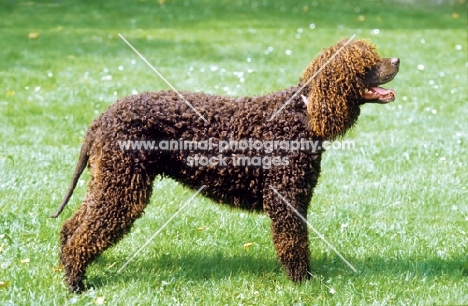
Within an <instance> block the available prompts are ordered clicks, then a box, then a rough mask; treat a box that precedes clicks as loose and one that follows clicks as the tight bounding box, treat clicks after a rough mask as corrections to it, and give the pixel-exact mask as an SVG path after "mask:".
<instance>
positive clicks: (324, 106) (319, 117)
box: [300, 40, 380, 139]
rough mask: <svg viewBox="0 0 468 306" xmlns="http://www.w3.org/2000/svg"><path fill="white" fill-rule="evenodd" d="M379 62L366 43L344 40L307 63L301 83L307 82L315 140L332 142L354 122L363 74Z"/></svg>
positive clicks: (372, 49)
mask: <svg viewBox="0 0 468 306" xmlns="http://www.w3.org/2000/svg"><path fill="white" fill-rule="evenodd" d="M379 60H380V57H379V56H378V55H377V53H376V52H375V47H374V46H373V45H371V44H370V43H368V42H367V41H364V40H357V41H352V42H349V41H344V40H343V41H341V42H339V43H338V44H336V45H335V46H333V47H331V48H329V49H326V50H324V51H323V52H322V53H321V54H320V55H319V56H318V57H317V58H316V59H315V60H314V61H312V62H311V63H310V65H309V66H308V67H307V68H306V70H305V71H304V73H303V74H302V77H301V80H300V83H301V84H306V83H307V87H308V95H307V101H308V102H307V111H308V113H309V117H310V121H309V126H310V128H311V130H312V132H313V133H314V135H315V136H316V137H320V138H322V139H334V138H336V137H338V136H342V135H344V134H345V133H346V131H347V130H348V129H349V128H350V127H351V126H352V125H353V124H354V123H355V122H356V120H357V117H358V116H359V113H360V109H359V105H360V104H359V99H360V96H361V94H362V93H363V92H364V90H365V88H364V83H363V78H364V75H365V73H366V71H367V70H368V69H370V67H372V66H373V65H375V64H377V62H378V61H379Z"/></svg>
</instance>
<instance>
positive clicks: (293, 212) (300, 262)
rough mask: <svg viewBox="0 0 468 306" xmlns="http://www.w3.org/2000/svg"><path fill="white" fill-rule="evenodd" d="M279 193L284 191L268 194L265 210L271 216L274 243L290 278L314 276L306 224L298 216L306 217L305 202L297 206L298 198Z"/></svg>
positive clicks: (299, 278) (297, 280)
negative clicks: (311, 269)
mask: <svg viewBox="0 0 468 306" xmlns="http://www.w3.org/2000/svg"><path fill="white" fill-rule="evenodd" d="M276 192H278V193H279V194H281V191H276V190H275V192H273V194H272V193H270V194H269V196H267V197H266V199H268V200H267V202H265V203H264V204H265V205H264V208H265V211H266V213H267V214H268V215H269V217H270V219H271V232H272V235H273V243H274V246H275V249H276V253H277V254H278V258H279V260H280V262H281V263H282V264H283V265H284V267H285V268H286V271H287V273H288V277H289V278H290V279H291V280H293V281H295V282H301V281H304V280H306V279H308V278H309V277H310V276H311V274H310V262H309V261H310V250H309V240H308V231H307V224H306V222H304V220H303V219H302V218H301V217H300V216H299V215H298V214H301V215H302V216H303V217H304V218H306V217H307V210H306V208H305V207H306V205H297V200H296V198H297V197H292V199H291V200H289V199H288V197H287V196H280V195H279V194H276ZM290 205H291V206H292V207H293V208H292V207H291V206H290ZM301 206H302V207H301Z"/></svg>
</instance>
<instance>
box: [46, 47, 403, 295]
mask: <svg viewBox="0 0 468 306" xmlns="http://www.w3.org/2000/svg"><path fill="white" fill-rule="evenodd" d="M330 59H331V60H330ZM328 61H329V62H328ZM397 71H398V59H395V58H393V59H381V58H380V57H379V56H378V55H377V53H376V52H375V48H374V46H372V45H371V44H370V43H368V42H366V41H364V40H358V41H353V42H350V43H349V44H348V42H345V41H342V42H340V43H338V44H337V45H335V46H333V47H331V48H329V49H327V50H325V51H324V52H323V53H322V54H321V55H319V57H318V58H317V59H316V60H314V61H313V62H312V63H311V64H310V65H309V66H308V67H307V69H306V70H305V71H304V73H303V75H302V77H301V78H300V82H299V84H298V85H296V86H292V87H290V88H287V89H286V90H283V91H279V92H275V93H271V94H268V95H264V96H258V97H244V98H233V97H223V96H217V95H209V94H204V93H190V92H184V93H182V95H183V96H184V97H185V99H187V100H188V101H189V102H190V103H191V104H192V105H193V106H194V107H195V108H196V109H197V110H198V111H199V112H200V113H201V114H202V115H203V116H204V117H205V118H206V120H207V122H205V121H204V120H203V119H202V118H200V117H199V116H198V115H197V114H196V113H195V112H194V111H193V110H192V109H191V108H190V107H189V106H188V105H187V104H186V103H184V101H183V100H182V99H181V98H180V96H178V95H177V94H176V93H174V92H172V91H160V92H153V93H151V92H146V93H141V94H138V95H133V96H129V97H126V98H124V99H121V100H118V101H117V102H116V103H115V104H113V105H112V106H110V107H109V109H108V110H107V111H105V112H104V113H103V114H101V115H100V116H99V117H98V118H97V119H96V120H95V121H94V122H93V123H92V124H91V126H90V127H89V129H88V131H87V134H86V137H85V140H84V143H83V146H82V149H81V153H80V158H79V161H78V165H77V168H76V170H75V173H74V176H73V181H72V184H71V186H70V188H69V190H68V191H67V194H66V195H65V198H64V200H63V201H62V204H61V206H60V207H59V209H58V211H57V212H56V213H55V214H54V215H53V217H57V216H58V215H59V214H60V212H61V211H62V209H63V208H64V206H65V205H66V203H67V202H68V200H69V198H70V197H71V195H72V192H73V189H74V188H75V185H76V182H77V181H78V178H79V176H80V175H81V173H82V171H83V170H84V168H85V167H86V164H88V167H89V169H90V172H91V180H90V182H89V184H88V192H87V194H86V197H85V199H84V201H83V203H82V205H81V206H80V208H79V209H78V211H77V212H76V213H75V214H74V215H73V216H72V218H70V219H69V220H67V221H66V222H65V224H64V225H63V228H62V231H61V247H60V254H61V255H60V261H61V263H62V265H63V267H64V269H65V274H66V281H67V283H68V285H69V288H70V290H71V291H75V292H81V291H82V290H83V289H84V285H83V278H84V275H85V272H86V267H87V266H88V265H89V264H90V263H91V262H92V261H93V260H94V259H95V258H96V257H97V256H99V255H100V254H101V253H102V252H103V251H104V250H105V249H107V248H109V247H110V246H112V245H113V244H115V243H116V242H118V241H119V240H120V239H121V238H122V237H123V236H124V235H125V234H126V233H128V232H129V230H130V228H131V226H132V224H133V222H134V221H135V220H136V219H137V218H139V217H140V216H141V215H142V213H143V210H144V209H145V207H146V205H147V204H148V202H149V200H150V196H151V192H152V182H153V180H154V179H155V177H156V176H158V175H160V176H162V177H170V178H173V179H175V180H177V181H179V182H181V183H182V184H184V185H185V186H188V187H190V188H194V189H198V188H199V187H201V186H203V185H204V186H205V188H204V189H203V191H202V193H203V194H204V195H206V196H208V197H210V198H211V199H214V200H215V201H217V202H222V203H225V204H228V205H231V206H235V207H240V208H243V209H246V210H249V211H263V212H265V213H266V214H267V215H268V216H269V217H270V218H271V232H272V236H273V242H274V246H275V248H276V251H277V254H278V258H279V260H280V262H281V263H282V264H283V265H284V267H285V268H286V271H287V274H288V276H289V277H290V278H291V279H292V280H293V281H303V280H305V279H307V278H308V277H309V275H310V265H309V254H310V252H309V247H308V245H309V241H308V231H307V225H306V224H305V223H304V222H303V221H302V220H301V218H300V217H299V216H298V215H296V213H295V212H293V211H292V210H291V209H289V207H288V206H287V204H285V203H284V202H283V201H282V200H281V199H280V197H279V196H278V195H277V194H276V193H275V192H274V191H273V190H272V188H271V187H273V188H275V189H276V190H277V191H278V192H279V193H280V194H281V195H282V196H283V197H284V198H285V199H286V200H287V201H288V202H289V203H290V204H291V205H292V206H293V207H295V208H296V209H297V211H298V212H299V213H300V214H301V215H302V216H304V217H305V216H307V208H308V206H309V203H310V200H311V198H312V193H313V190H314V187H315V185H316V184H317V180H318V178H319V174H320V160H321V155H322V150H312V149H308V150H305V149H298V150H292V149H290V150H276V151H272V152H271V151H264V152H263V151H262V152H261V154H259V152H258V150H256V149H254V148H245V147H243V148H228V149H226V150H223V151H222V155H223V156H224V160H223V161H224V162H225V165H222V164H221V163H219V164H217V165H216V164H208V165H206V166H201V165H198V166H197V165H196V164H194V163H193V161H194V160H196V159H194V156H196V155H197V154H199V153H202V154H203V155H205V156H219V155H220V148H219V147H216V146H213V147H212V148H209V149H207V150H204V151H200V150H198V151H197V150H193V149H192V150H162V149H153V150H125V149H122V148H121V147H120V146H119V144H122V142H123V141H145V140H147V141H156V143H157V142H158V141H161V140H180V139H183V140H190V141H207V140H209V139H211V140H212V141H213V142H214V143H217V144H219V143H220V141H228V140H237V141H239V140H248V139H253V140H260V141H263V142H264V143H266V141H271V142H272V143H274V142H275V141H276V142H279V141H294V140H295V141H299V140H301V139H302V140H307V141H323V140H331V139H335V138H336V137H338V136H341V135H343V134H344V133H345V132H346V131H347V130H348V129H349V128H350V127H351V126H352V125H353V124H354V123H355V122H356V120H357V118H358V115H359V111H360V106H361V105H362V104H363V103H365V102H378V103H386V102H390V101H393V98H394V93H393V91H391V90H390V91H388V90H384V89H382V88H380V87H371V88H368V87H370V86H377V85H379V84H383V83H385V82H388V81H390V80H391V79H392V78H393V77H394V76H395V74H396V72H397ZM317 72H318V73H317ZM286 102H288V103H287V105H286V106H285V107H284V108H282V107H283V106H284V104H285V103H286ZM274 115H276V116H275V117H274V118H273V119H272V120H269V119H270V118H272V116H274ZM223 156H220V157H219V158H221V159H223ZM238 156H245V157H250V158H251V159H252V160H254V159H255V158H257V161H259V160H261V161H262V162H263V163H264V164H258V163H257V164H253V163H252V164H250V165H241V164H237V162H236V161H235V158H236V157H238ZM276 157H278V158H279V159H277V160H276V162H277V163H276V164H275V163H273V164H272V163H271V161H272V160H273V159H275V158H276ZM258 158H259V159H258ZM188 161H191V162H188ZM218 161H219V160H218ZM266 161H268V164H265V162H266Z"/></svg>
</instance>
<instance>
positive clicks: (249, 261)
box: [87, 253, 468, 288]
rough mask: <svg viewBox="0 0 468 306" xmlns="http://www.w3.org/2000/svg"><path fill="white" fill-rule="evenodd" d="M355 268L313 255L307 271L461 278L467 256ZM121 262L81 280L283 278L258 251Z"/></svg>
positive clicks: (358, 263)
mask: <svg viewBox="0 0 468 306" xmlns="http://www.w3.org/2000/svg"><path fill="white" fill-rule="evenodd" d="M350 261H351V262H352V263H353V265H354V266H355V267H356V268H357V269H358V271H359V272H358V273H357V274H354V273H353V272H352V271H351V270H350V269H349V268H348V267H347V266H346V265H345V264H344V263H343V262H342V261H341V259H339V258H338V257H328V256H326V255H323V256H321V257H319V258H313V261H312V270H313V274H314V275H316V276H319V278H320V277H335V276H338V275H341V276H345V277H349V278H369V277H375V276H378V277H383V278H386V277H391V278H395V277H408V276H409V277H410V278H412V279H414V278H416V279H418V278H419V279H423V278H429V279H431V278H433V277H438V276H442V275H446V276H447V275H448V276H450V277H451V278H467V276H468V257H467V256H462V255H460V256H458V257H455V258H450V259H441V258H384V257H369V258H367V259H365V260H360V259H352V258H351V259H350ZM106 262H107V263H109V262H117V263H118V264H117V265H114V267H112V268H111V269H107V268H104V265H105V263H106ZM123 263H124V260H122V258H117V257H115V258H112V257H111V256H107V257H105V258H102V259H101V260H98V261H97V262H96V263H95V264H94V265H93V268H92V269H90V270H93V271H92V273H90V277H89V278H88V280H87V283H88V286H89V287H94V288H101V287H105V286H107V285H112V283H113V282H118V283H121V282H124V283H127V282H135V281H137V282H145V281H148V280H150V281H151V283H152V284H157V283H161V282H163V281H169V280H173V279H185V280H187V281H197V282H199V281H205V280H210V279H211V280H215V281H217V280H223V279H229V278H230V277H242V276H245V275H252V276H254V277H260V278H265V279H268V280H274V279H279V278H284V277H285V271H284V269H282V268H281V266H280V264H279V262H278V261H277V259H276V257H271V258H264V257H261V256H260V255H255V254H252V253H250V254H245V255H231V256H230V255H228V254H224V253H216V254H209V255H206V254H205V255H202V254H182V255H173V254H169V255H167V254H163V255H160V256H159V258H155V257H148V258H146V260H145V259H141V258H139V259H136V260H135V261H133V262H131V263H130V264H129V265H128V266H127V267H126V268H125V269H124V270H123V271H122V272H121V273H117V272H116V271H117V270H118V269H119V268H120V265H122V264H123Z"/></svg>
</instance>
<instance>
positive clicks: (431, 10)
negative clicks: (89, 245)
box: [0, 0, 468, 305]
mask: <svg viewBox="0 0 468 306" xmlns="http://www.w3.org/2000/svg"><path fill="white" fill-rule="evenodd" d="M405 2H406V1H350V2H343V1H324V0H320V1H298V0H293V1H286V0H281V1H271V2H269V1H246V0H239V1H228V0H221V1H214V0H213V1H208V0H204V1H194V0H193V1H189V0H186V1H171V0H166V1H164V0H160V1H124V0H117V1H104V2H102V3H100V2H93V1H65V0H63V1H52V0H51V1H28V2H26V1H14V0H11V1H4V2H2V4H0V29H1V30H0V39H1V42H2V43H1V44H2V47H1V48H0V58H1V59H2V60H1V61H0V73H1V78H0V304H1V305H93V304H108V305H337V304H341V305H350V304H353V305H355V304H357V305H462V304H465V305H466V304H468V201H467V198H468V173H467V168H468V158H467V156H468V105H467V100H468V93H467V92H468V88H467V86H468V85H467V83H468V77H467V67H468V59H467V50H468V45H467V30H466V24H467V9H466V1H463V0H457V1H452V2H456V4H454V5H448V4H433V2H434V3H435V2H437V1H428V3H429V4H426V1H422V0H416V1H413V2H415V4H412V5H409V4H406V3H405ZM443 2H449V1H443ZM119 33H121V34H122V35H123V36H124V37H125V38H126V39H127V40H128V41H130V42H131V43H132V44H133V45H134V46H135V47H136V48H137V49H138V50H139V51H140V52H141V53H142V54H143V55H144V56H145V57H146V58H147V60H148V61H149V62H150V63H151V64H152V65H153V66H155V67H156V68H157V69H158V70H159V71H160V72H161V74H163V75H164V77H165V78H166V79H167V80H169V82H171V84H173V85H174V86H175V87H176V88H177V89H180V90H190V91H204V92H209V93H217V94H226V95H258V94H263V93H268V92H272V91H275V90H279V89H281V88H286V87H288V86H290V85H293V84H295V83H296V82H297V81H298V78H299V75H300V73H301V72H302V70H303V69H304V68H305V67H306V66H307V64H308V63H309V62H310V61H311V60H312V59H313V58H314V57H315V56H316V55H317V54H318V52H320V50H321V49H322V48H324V47H328V46H330V45H332V44H334V43H336V42H337V41H338V40H340V39H342V38H348V37H351V36H352V35H354V34H356V35H357V37H359V38H366V39H370V40H371V41H372V42H373V43H375V44H376V45H377V46H378V49H379V53H380V54H381V55H382V56H384V57H394V56H395V57H400V58H401V68H400V73H399V74H398V75H397V77H396V78H395V80H394V81H392V83H390V85H389V87H392V88H393V89H395V91H396V93H397V98H396V101H395V102H394V103H391V104H389V105H366V106H364V107H363V111H362V115H361V117H360V119H359V121H358V124H357V126H356V128H354V129H353V130H352V131H351V132H349V133H348V134H347V135H346V140H353V141H354V142H355V144H356V148H355V149H354V150H341V151H337V150H331V151H329V152H327V153H325V154H324V160H323V162H322V169H323V172H322V176H321V179H320V182H319V185H318V187H317V188H316V193H315V196H314V198H313V200H312V203H311V207H310V210H309V215H308V219H309V220H310V222H311V223H312V224H313V226H314V227H315V228H316V229H317V230H318V231H320V232H321V233H322V234H323V235H324V236H325V237H326V238H327V239H328V240H329V241H330V242H331V243H332V244H333V245H334V246H335V247H336V248H337V249H338V250H339V251H340V252H341V253H342V254H343V255H344V256H345V257H346V258H347V259H348V260H349V261H350V262H351V263H352V264H353V265H354V266H355V267H356V268H357V270H358V272H357V273H354V272H353V271H352V270H350V269H349V267H348V266H347V265H346V264H345V263H343V262H342V261H341V260H340V258H339V257H338V256H336V254H335V253H334V252H333V251H331V250H330V249H329V248H328V247H327V246H326V245H325V244H324V243H323V242H322V241H321V240H320V239H319V238H318V237H317V236H316V235H315V234H313V233H312V232H311V235H310V240H311V253H312V265H313V269H314V276H313V278H312V279H311V280H310V281H308V282H306V283H304V284H301V285H297V284H294V283H292V282H290V281H289V280H288V278H287V277H286V275H285V273H284V271H283V270H282V268H281V266H280V264H279V263H278V261H277V259H276V255H275V252H274V249H273V245H272V242H271V237H270V232H269V231H270V230H269V219H268V218H267V217H266V216H263V215H255V214H248V213H246V212H243V211H239V210H232V209H229V208H226V207H224V206H220V205H216V204H213V203H212V202H211V201H210V200H207V199H205V198H203V197H200V196H197V197H195V198H194V200H193V201H191V203H190V205H189V206H188V208H187V209H186V210H184V211H183V212H182V213H181V214H180V215H178V216H177V217H176V218H174V220H172V221H171V222H170V223H169V224H168V225H167V227H166V228H165V229H164V230H163V231H162V232H161V233H160V234H159V235H158V236H157V237H156V238H155V239H154V240H153V241H152V242H151V243H149V244H148V246H147V247H146V248H145V249H143V250H142V251H141V252H140V253H139V254H138V255H137V256H136V257H135V258H134V259H133V260H132V261H131V262H130V263H129V264H128V266H126V267H125V269H123V270H122V271H121V272H120V273H119V272H118V270H119V268H120V267H121V266H122V265H123V264H124V263H125V262H126V261H127V260H128V259H129V258H130V257H131V256H132V255H133V254H134V252H135V251H136V250H137V249H138V248H139V247H140V246H142V245H143V244H144V243H145V242H146V241H147V240H148V239H149V238H150V237H151V236H152V235H153V234H154V233H155V232H156V231H157V230H158V229H159V228H160V227H161V226H162V225H163V224H164V223H165V222H166V221H167V220H168V219H169V218H170V217H171V216H172V215H173V214H174V213H175V212H176V211H177V210H178V209H179V208H180V207H181V206H182V205H183V204H184V202H185V201H187V199H189V198H190V197H191V196H192V195H193V191H191V190H188V189H186V188H184V187H182V186H181V185H179V184H178V183H175V182H173V181H170V180H162V181H159V180H158V181H156V182H155V184H154V195H153V197H152V200H151V204H150V205H149V206H148V208H147V209H146V214H145V215H144V217H143V218H141V219H139V220H138V221H137V223H136V225H135V226H134V228H133V231H132V232H131V233H130V234H129V235H128V236H127V237H126V238H125V239H124V240H122V242H121V243H119V244H118V245H117V246H115V247H114V248H112V249H110V250H108V251H106V252H105V253H104V254H103V255H102V256H101V257H100V258H99V259H98V260H97V261H96V262H95V263H94V264H93V265H92V266H91V267H90V268H89V269H88V279H87V285H88V287H89V290H88V291H86V292H85V293H83V294H81V295H75V294H71V293H69V292H68V290H67V288H66V286H65V285H64V283H63V271H62V270H61V268H60V266H59V264H58V253H59V247H58V245H59V231H60V228H61V225H62V224H63V222H64V221H65V220H66V219H67V218H68V217H70V216H71V214H72V213H73V211H74V210H76V208H77V207H78V205H79V203H80V201H81V200H82V198H83V196H84V194H85V192H86V183H87V180H88V178H89V175H88V173H87V171H85V175H83V176H82V177H81V179H80V181H79V184H78V187H77V189H76V191H75V194H74V196H73V197H72V200H71V202H70V203H69V205H68V206H67V208H66V209H65V211H64V213H62V215H61V216H60V217H59V218H58V219H50V218H49V217H48V216H49V215H50V214H51V213H52V212H54V211H55V209H56V208H57V206H58V204H59V202H60V200H61V198H62V196H63V194H64V192H65V190H66V189H67V187H68V184H69V182H70V180H71V175H72V172H73V169H74V167H75V163H76V160H77V156H78V153H79V148H80V143H81V141H82V138H83V136H84V133H85V131H86V128H87V126H88V125H89V124H90V122H91V121H92V120H93V118H95V117H96V116H97V115H99V114H100V113H101V112H102V111H104V110H105V109H106V108H107V107H108V106H109V105H110V104H112V103H113V102H114V101H115V100H116V99H117V98H120V97H124V96H127V95H130V94H132V93H135V92H142V91H156V90H161V89H167V88H168V86H167V85H166V84H165V83H164V82H163V81H162V80H161V79H160V78H159V77H158V76H157V75H156V74H155V73H154V72H153V71H152V70H151V69H150V68H148V66H147V65H146V64H145V63H144V62H143V61H142V60H141V59H140V58H139V57H138V56H137V55H136V54H135V53H134V52H133V51H132V50H131V49H130V48H129V47H128V46H127V45H126V44H125V43H124V41H123V40H122V39H121V38H120V37H119V36H118V34H119Z"/></svg>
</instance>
